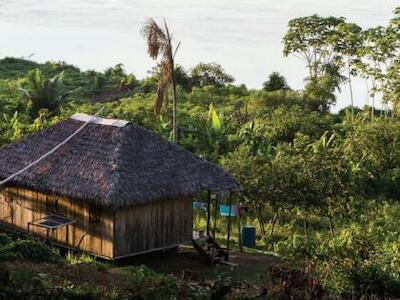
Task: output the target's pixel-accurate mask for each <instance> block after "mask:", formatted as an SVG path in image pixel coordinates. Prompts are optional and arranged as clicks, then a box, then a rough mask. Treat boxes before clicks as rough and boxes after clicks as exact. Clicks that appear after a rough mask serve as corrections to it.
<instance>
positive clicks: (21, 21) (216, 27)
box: [0, 0, 400, 110]
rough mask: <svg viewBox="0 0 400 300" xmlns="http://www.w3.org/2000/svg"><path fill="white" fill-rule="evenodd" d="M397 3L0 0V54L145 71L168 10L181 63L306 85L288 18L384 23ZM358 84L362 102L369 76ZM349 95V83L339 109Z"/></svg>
mask: <svg viewBox="0 0 400 300" xmlns="http://www.w3.org/2000/svg"><path fill="white" fill-rule="evenodd" d="M396 6H400V0H368V1H365V0H325V1H323V0H280V1H270V0H240V1H239V0H197V1H190V0H170V1H160V0H158V1H157V0H143V1H135V0H35V1H33V0H0V57H4V56H15V57H25V58H31V59H33V60H35V61H39V62H43V61H46V60H65V61H67V62H68V63H72V64H74V65H76V66H79V67H81V68H84V69H97V70H104V69H105V68H106V67H109V66H111V65H114V64H117V63H119V62H122V63H123V64H124V65H125V66H126V69H127V70H128V71H130V72H133V73H134V74H135V75H136V76H138V77H139V78H140V77H143V76H145V75H146V72H147V70H149V69H151V67H152V66H153V65H154V62H153V61H151V60H150V59H149V58H148V56H147V54H146V46H145V43H144V41H143V39H142V37H141V36H140V33H139V31H140V27H141V25H142V24H143V22H144V20H145V19H146V18H147V17H153V18H155V19H156V20H157V21H161V20H162V19H163V18H164V17H165V18H166V19H167V21H168V24H169V26H170V28H171V29H172V31H173V33H174V37H175V39H176V40H177V41H181V43H182V46H181V48H180V52H179V54H178V56H177V62H178V63H180V64H182V65H183V66H185V67H190V66H193V65H195V64H196V63H198V62H200V61H203V62H218V63H220V64H222V65H223V66H224V68H225V69H226V70H227V71H228V72H230V73H231V74H232V75H234V76H235V78H236V79H237V82H238V83H245V84H246V85H247V86H249V87H251V88H258V87H260V86H261V84H262V82H263V81H265V79H266V77H267V75H268V74H269V73H271V72H272V71H279V72H281V73H282V74H283V75H285V76H286V77H287V79H288V82H289V84H290V85H291V86H292V87H293V88H301V87H302V86H303V78H304V77H305V74H306V73H305V68H304V65H303V63H302V62H301V61H299V60H298V59H296V58H294V57H288V58H285V57H283V55H282V37H283V35H284V33H285V31H286V26H287V23H288V21H289V20H290V19H292V18H295V17H300V16H306V15H310V14H314V13H317V14H321V15H324V16H327V15H334V16H344V17H346V18H348V20H349V21H352V22H357V23H358V24H360V25H361V26H363V27H365V28H366V27H369V26H375V25H384V24H386V23H387V22H388V20H389V19H390V18H391V16H392V11H393V9H394V8H395V7H396ZM355 89H356V94H357V99H356V103H357V104H358V105H360V106H362V105H364V104H365V103H366V102H367V97H366V93H365V84H364V83H363V82H357V83H356V86H355ZM348 103H349V101H348V95H347V88H346V87H344V88H343V92H342V94H341V95H339V100H338V104H337V106H336V107H335V110H337V109H339V108H341V107H343V106H346V105H348Z"/></svg>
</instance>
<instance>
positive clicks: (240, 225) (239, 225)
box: [236, 203, 243, 252]
mask: <svg viewBox="0 0 400 300" xmlns="http://www.w3.org/2000/svg"><path fill="white" fill-rule="evenodd" d="M236 214H237V215H236V217H237V226H238V243H239V250H240V252H243V242H242V220H241V215H240V214H241V210H240V203H238V204H237V208H236Z"/></svg>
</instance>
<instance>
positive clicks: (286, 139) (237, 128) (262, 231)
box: [0, 9, 400, 299]
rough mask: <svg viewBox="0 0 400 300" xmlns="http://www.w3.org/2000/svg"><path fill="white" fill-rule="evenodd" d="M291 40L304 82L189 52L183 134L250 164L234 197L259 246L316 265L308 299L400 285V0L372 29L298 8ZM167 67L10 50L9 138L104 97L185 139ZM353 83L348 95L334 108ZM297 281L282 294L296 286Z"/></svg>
mask: <svg viewBox="0 0 400 300" xmlns="http://www.w3.org/2000/svg"><path fill="white" fill-rule="evenodd" d="M283 42H284V49H283V52H284V55H286V56H287V55H295V56H296V57H299V59H302V60H303V61H304V62H305V67H306V68H307V70H308V73H309V74H308V76H307V78H305V79H304V82H305V86H304V88H303V89H302V90H293V89H291V88H290V84H288V83H287V82H286V80H285V78H284V77H283V76H282V75H280V74H279V73H277V72H273V73H271V75H270V76H269V77H268V78H266V81H265V83H264V85H263V87H262V89H260V90H252V89H248V88H247V87H246V86H244V85H235V79H234V78H233V77H232V76H231V75H230V74H227V73H226V72H225V71H224V69H223V68H222V67H221V66H220V65H218V64H216V63H200V64H198V65H197V66H194V67H193V68H191V69H189V70H186V69H185V68H183V67H181V66H179V65H176V66H175V70H174V79H175V82H176V96H177V106H178V107H177V123H178V126H177V140H178V143H179V145H180V146H182V147H184V148H186V149H188V150H190V151H192V152H194V153H195V154H196V155H198V156H200V157H203V158H205V159H207V160H210V161H213V162H215V163H218V164H220V165H222V166H224V167H225V168H226V169H227V170H229V171H231V172H232V173H233V174H234V175H235V176H237V178H238V179H239V181H240V182H241V185H242V191H241V192H240V193H239V194H238V195H235V197H236V200H238V201H240V202H241V203H242V205H243V206H244V207H246V208H247V209H246V210H245V215H244V222H245V223H248V224H255V225H256V226H257V233H258V235H257V248H258V249H261V250H264V251H271V252H275V253H277V254H278V255H279V256H281V257H282V258H284V259H285V260H286V261H287V262H290V265H291V266H293V268H299V269H302V270H303V272H305V273H306V274H307V276H309V277H308V278H312V280H309V281H308V287H307V289H306V291H305V292H304V294H302V295H303V297H304V298H309V299H318V298H319V296H318V295H320V294H319V289H320V288H323V289H324V290H325V291H328V292H329V293H331V294H332V295H336V297H338V298H343V299H390V298H395V297H396V296H397V297H398V296H399V295H400V253H399V248H400V233H399V229H400V204H399V199H400V119H399V113H400V106H399V105H400V9H397V10H396V11H395V12H394V16H393V19H392V20H390V21H389V22H388V24H387V25H386V26H380V27H376V28H367V29H363V28H361V27H360V26H358V25H357V24H353V23H349V22H347V21H346V20H345V19H344V18H336V17H327V18H325V17H320V16H317V15H313V16H309V17H302V18H298V19H294V20H292V21H290V23H289V24H288V31H287V33H286V35H285V36H284V38H283ZM356 77H357V78H362V79H363V80H365V82H366V83H367V85H366V86H367V88H368V94H369V95H370V105H369V106H367V105H366V106H365V107H362V108H359V107H354V105H353V103H354V99H356V98H357V97H358V95H357V94H356V93H354V92H353V90H352V80H353V79H354V78H356ZM162 79H163V65H162V63H161V64H160V65H158V66H157V67H155V68H154V69H153V70H152V71H151V72H149V76H148V77H147V78H144V79H138V78H136V77H135V76H134V75H133V74H127V73H126V72H125V70H124V68H123V66H122V65H116V66H114V67H111V68H109V69H107V70H105V71H104V72H97V71H81V70H79V69H78V68H76V67H74V66H71V65H68V64H67V63H64V62H47V63H44V64H39V63H36V62H33V61H27V60H24V59H18V58H4V59H2V60H0V132H1V134H0V144H1V145H5V144H7V143H11V142H13V141H15V140H18V139H20V138H22V137H23V136H24V135H27V134H30V133H33V132H36V131H38V130H41V129H43V128H46V127H48V126H50V125H52V124H54V123H56V122H58V121H59V120H61V119H65V118H68V117H69V116H71V115H72V114H74V113H76V112H86V113H95V112H96V111H98V110H99V108H100V107H102V106H104V107H105V109H104V111H103V113H102V115H103V116H108V117H113V118H121V119H125V120H129V121H131V122H133V123H137V124H139V125H142V126H144V127H146V128H148V129H150V130H153V131H155V132H157V133H158V134H159V135H160V136H162V137H164V138H165V139H169V140H172V138H173V130H172V108H173V107H172V106H173V105H172V102H171V99H172V98H173V96H174V93H173V92H174V91H173V87H172V85H170V84H168V82H165V81H164V80H162ZM160 81H161V82H162V83H163V84H162V88H163V89H164V93H163V94H162V99H160V98H159V95H160V94H159V93H158V92H159V89H160ZM344 88H350V91H351V93H350V94H351V97H350V99H348V101H349V106H348V107H347V108H346V109H343V110H341V111H340V112H339V113H331V112H330V108H331V107H332V106H333V105H334V104H335V102H336V95H335V93H336V92H338V91H339V90H340V89H344ZM156 98H157V99H156ZM378 99H382V101H383V103H384V105H383V106H382V109H379V110H378V109H376V108H374V105H378ZM156 100H157V101H156ZM155 103H156V104H157V105H156V107H155ZM197 223H198V226H204V221H202V220H197ZM220 234H223V232H221V233H220ZM234 240H236V237H235V236H233V237H232V242H234ZM0 256H1V249H0ZM290 293H291V292H290V291H285V293H284V294H282V295H283V296H282V295H281V297H282V299H295V296H293V295H292V294H290ZM284 297H287V298H284ZM290 297H292V298H290ZM293 297H294V298H293ZM138 299H142V298H138Z"/></svg>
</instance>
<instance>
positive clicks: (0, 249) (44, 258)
mask: <svg viewBox="0 0 400 300" xmlns="http://www.w3.org/2000/svg"><path fill="white" fill-rule="evenodd" d="M1 241H2V243H1V245H0V261H8V260H16V259H28V260H31V261H33V262H57V261H60V256H59V254H58V253H57V252H55V250H54V249H52V248H50V247H49V246H47V245H45V244H44V243H42V242H39V241H37V240H33V239H29V238H28V239H19V240H16V241H13V240H11V239H10V238H9V237H8V236H7V235H6V234H2V235H1Z"/></svg>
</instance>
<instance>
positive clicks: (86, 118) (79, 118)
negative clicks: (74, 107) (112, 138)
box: [71, 114, 129, 127]
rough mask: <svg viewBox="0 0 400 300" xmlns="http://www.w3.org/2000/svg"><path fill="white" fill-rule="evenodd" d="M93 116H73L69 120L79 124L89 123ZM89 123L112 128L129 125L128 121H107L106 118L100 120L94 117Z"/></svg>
mask: <svg viewBox="0 0 400 300" xmlns="http://www.w3.org/2000/svg"><path fill="white" fill-rule="evenodd" d="M92 118H93V116H91V115H88V114H75V115H73V116H72V117H71V119H74V120H77V121H81V122H89V121H90V119H92ZM90 123H95V124H99V125H106V126H113V127H125V126H126V125H128V124H129V122H128V121H125V120H118V119H107V118H100V117H95V118H94V119H93V120H92V121H90Z"/></svg>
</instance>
